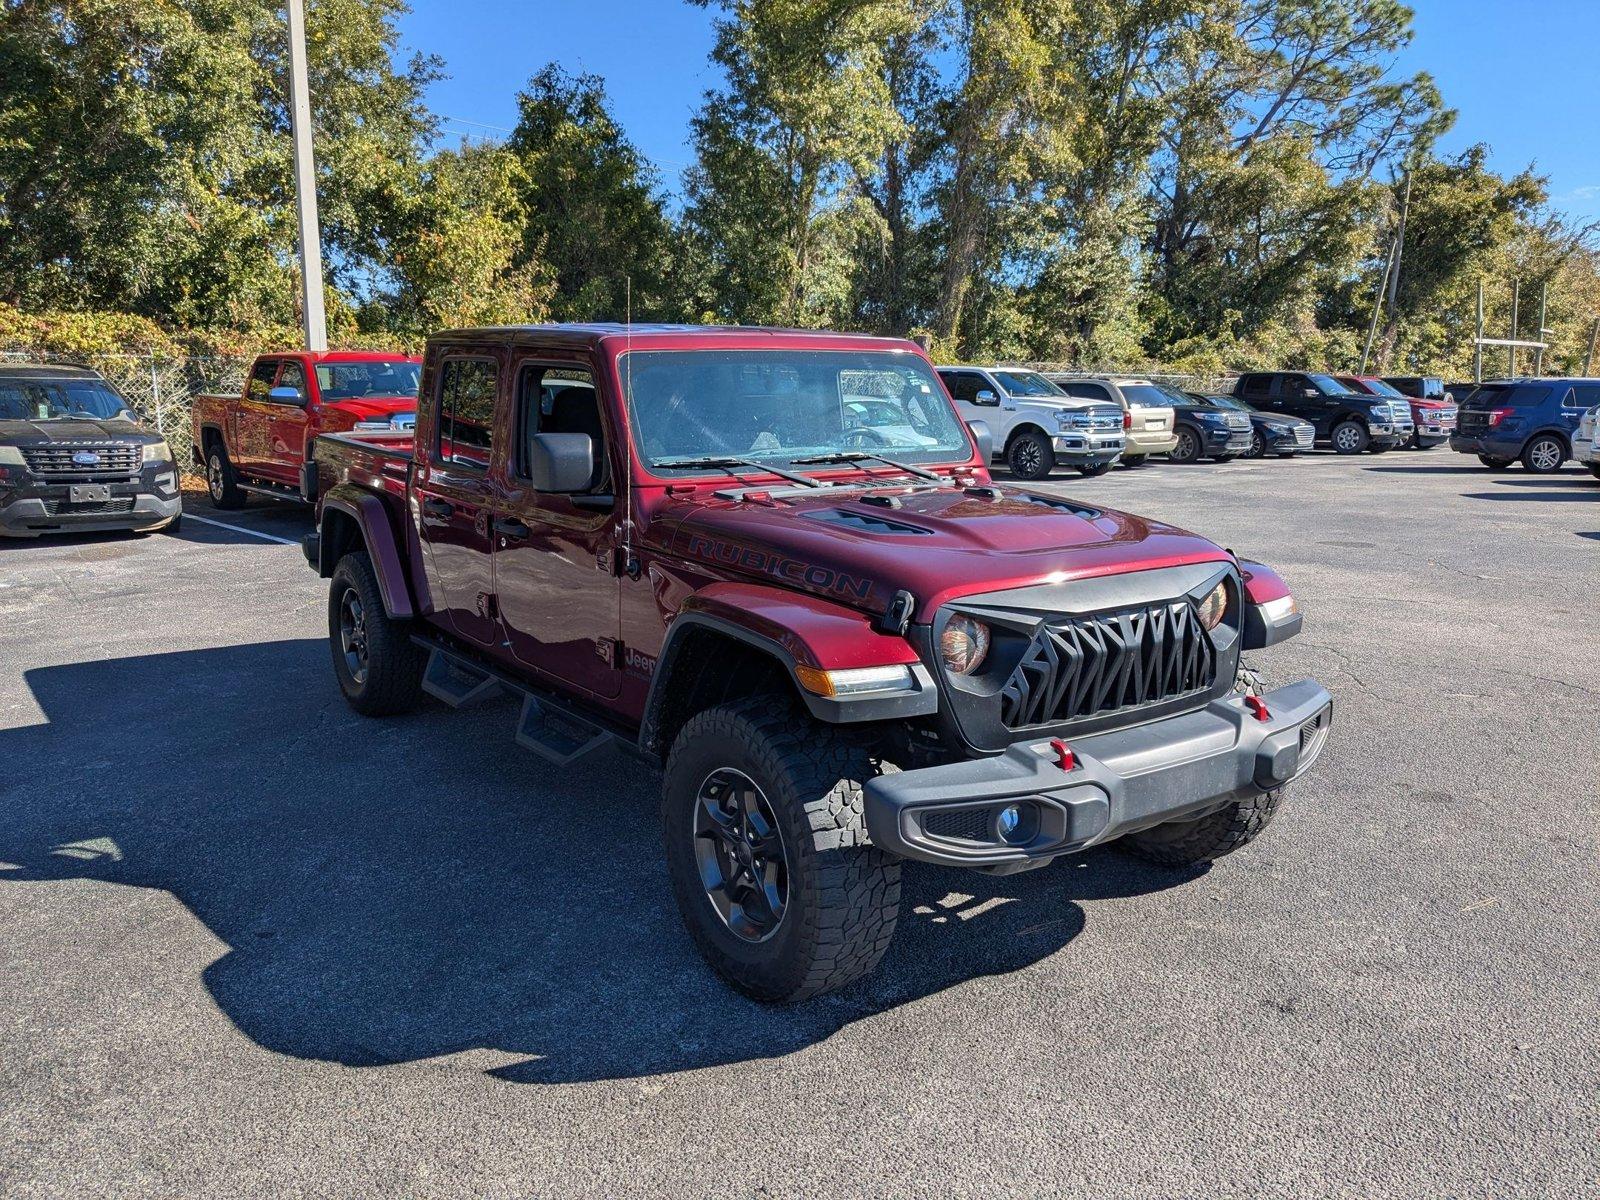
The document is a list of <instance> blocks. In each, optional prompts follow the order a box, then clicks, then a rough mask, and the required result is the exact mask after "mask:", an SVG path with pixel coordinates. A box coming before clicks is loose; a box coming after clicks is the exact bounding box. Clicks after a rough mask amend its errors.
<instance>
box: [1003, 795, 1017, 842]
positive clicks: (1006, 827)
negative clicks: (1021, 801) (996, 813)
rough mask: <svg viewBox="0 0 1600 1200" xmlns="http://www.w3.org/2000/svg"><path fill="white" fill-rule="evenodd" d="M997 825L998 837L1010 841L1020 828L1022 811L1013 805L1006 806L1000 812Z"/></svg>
mask: <svg viewBox="0 0 1600 1200" xmlns="http://www.w3.org/2000/svg"><path fill="white" fill-rule="evenodd" d="M998 824H999V826H1000V836H1001V837H1003V838H1005V839H1006V841H1008V842H1009V841H1010V840H1011V838H1012V836H1013V835H1015V833H1016V832H1017V830H1018V829H1020V828H1021V827H1022V810H1021V809H1020V808H1018V807H1017V806H1016V805H1015V804H1008V805H1006V806H1005V807H1004V808H1002V809H1001V810H1000V817H999V821H998Z"/></svg>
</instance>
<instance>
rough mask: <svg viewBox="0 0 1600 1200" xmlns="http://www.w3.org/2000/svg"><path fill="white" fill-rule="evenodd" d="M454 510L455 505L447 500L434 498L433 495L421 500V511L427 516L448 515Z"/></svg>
mask: <svg viewBox="0 0 1600 1200" xmlns="http://www.w3.org/2000/svg"><path fill="white" fill-rule="evenodd" d="M455 511H456V506H455V505H454V504H451V503H450V501H448V500H435V499H433V497H431V496H430V497H429V498H428V499H426V500H424V501H423V502H422V512H423V515H424V516H429V517H448V516H450V515H451V514H452V513H454V512H455Z"/></svg>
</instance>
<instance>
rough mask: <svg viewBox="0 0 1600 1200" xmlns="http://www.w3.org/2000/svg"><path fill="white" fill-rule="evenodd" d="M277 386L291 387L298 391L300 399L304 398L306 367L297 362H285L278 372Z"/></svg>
mask: <svg viewBox="0 0 1600 1200" xmlns="http://www.w3.org/2000/svg"><path fill="white" fill-rule="evenodd" d="M278 386H279V387H286V388H293V389H294V390H295V391H297V392H299V393H300V399H301V400H304V399H305V398H306V369H305V368H304V367H302V366H301V365H300V364H299V363H297V362H286V363H284V364H283V370H281V371H279V372H278Z"/></svg>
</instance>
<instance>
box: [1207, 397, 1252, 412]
mask: <svg viewBox="0 0 1600 1200" xmlns="http://www.w3.org/2000/svg"><path fill="white" fill-rule="evenodd" d="M1201 399H1203V400H1204V401H1205V402H1206V403H1207V404H1213V405H1215V406H1216V407H1218V408H1235V409H1238V410H1239V411H1240V412H1244V413H1252V412H1255V411H1256V409H1255V405H1253V404H1246V403H1245V402H1244V401H1243V400H1241V399H1239V397H1237V396H1203V397H1201Z"/></svg>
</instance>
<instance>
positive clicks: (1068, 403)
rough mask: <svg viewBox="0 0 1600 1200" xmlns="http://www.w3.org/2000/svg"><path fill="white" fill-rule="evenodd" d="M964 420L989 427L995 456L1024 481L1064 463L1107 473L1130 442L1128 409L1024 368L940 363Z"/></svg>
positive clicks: (1084, 470) (941, 373) (1081, 470)
mask: <svg viewBox="0 0 1600 1200" xmlns="http://www.w3.org/2000/svg"><path fill="white" fill-rule="evenodd" d="M938 370H939V378H940V379H942V380H944V385H945V387H946V388H947V389H949V392H950V398H951V399H953V400H954V401H955V402H956V410H957V411H958V412H959V413H960V414H961V419H962V420H963V421H967V422H971V421H982V422H984V423H985V424H986V425H988V427H989V436H990V438H991V439H992V440H993V444H994V452H993V454H994V458H995V460H996V461H1003V462H1004V463H1005V464H1006V465H1007V466H1008V467H1010V468H1011V473H1012V474H1013V475H1015V476H1016V477H1017V478H1018V479H1043V478H1044V477H1045V476H1046V475H1048V474H1050V472H1051V471H1052V470H1053V469H1054V468H1055V467H1056V466H1058V465H1060V466H1066V467H1073V468H1075V469H1076V470H1077V471H1078V472H1079V473H1080V474H1083V475H1104V474H1105V473H1106V472H1107V471H1109V470H1110V469H1111V464H1112V463H1114V462H1116V461H1117V459H1118V458H1119V457H1120V456H1121V454H1122V451H1123V448H1124V446H1125V445H1126V444H1127V441H1126V436H1125V434H1124V431H1123V419H1122V409H1121V408H1120V407H1118V406H1117V405H1116V404H1113V403H1111V402H1110V401H1092V400H1079V399H1075V398H1074V397H1072V396H1069V395H1067V393H1066V392H1064V391H1062V390H1061V389H1060V388H1059V387H1057V386H1056V385H1055V384H1053V383H1051V382H1050V381H1049V380H1048V379H1046V378H1045V377H1044V376H1043V375H1041V374H1039V372H1037V371H1030V370H1028V369H1026V368H1024V367H940V368H938Z"/></svg>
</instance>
